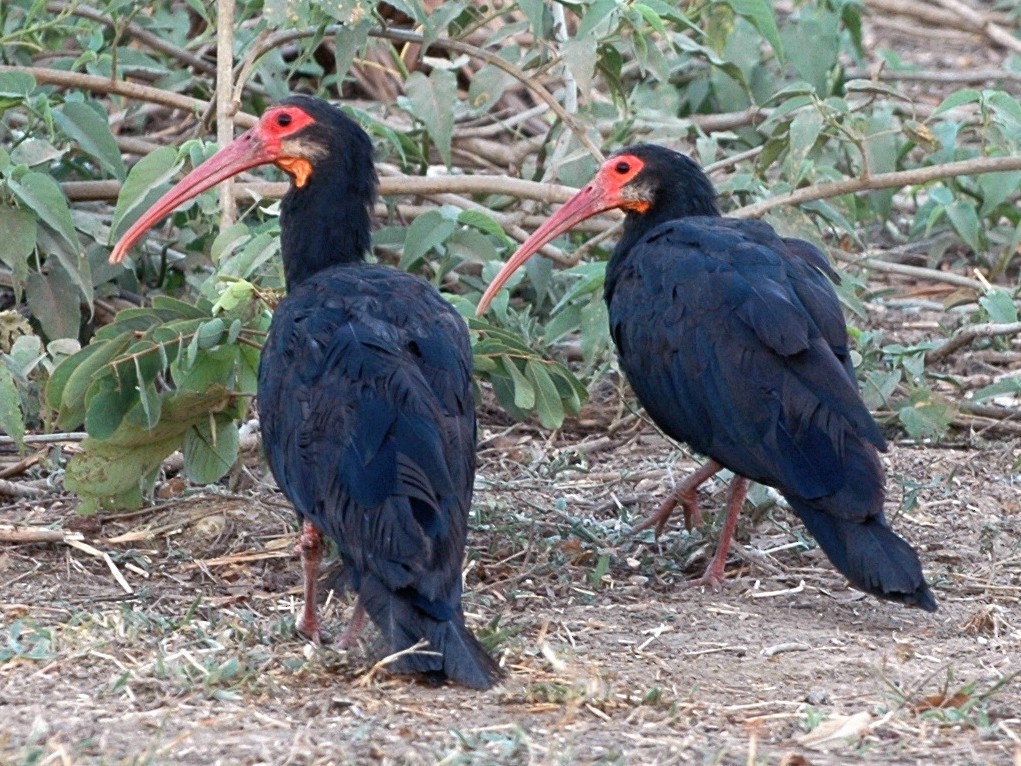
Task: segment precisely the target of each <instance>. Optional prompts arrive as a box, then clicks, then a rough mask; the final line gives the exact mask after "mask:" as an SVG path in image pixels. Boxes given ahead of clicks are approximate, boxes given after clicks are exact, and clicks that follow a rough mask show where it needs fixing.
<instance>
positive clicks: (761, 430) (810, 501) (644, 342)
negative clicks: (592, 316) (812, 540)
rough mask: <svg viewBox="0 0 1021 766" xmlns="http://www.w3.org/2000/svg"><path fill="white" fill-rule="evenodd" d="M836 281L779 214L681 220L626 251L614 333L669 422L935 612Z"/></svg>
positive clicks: (875, 589) (644, 397) (630, 372)
mask: <svg viewBox="0 0 1021 766" xmlns="http://www.w3.org/2000/svg"><path fill="white" fill-rule="evenodd" d="M835 276H836V275H835V274H834V273H833V271H832V269H831V268H830V267H829V264H828V263H826V260H825V257H824V256H823V255H822V253H820V252H819V251H818V250H816V249H815V248H814V247H813V246H812V245H810V244H809V243H807V242H802V241H800V240H792V239H787V240H784V239H781V238H780V237H778V236H777V235H776V233H775V232H774V231H773V229H772V228H771V227H770V226H769V225H768V224H765V223H761V222H753V221H737V220H731V219H725V218H717V217H711V218H702V217H690V218H683V219H678V220H674V221H670V222H668V223H664V224H662V225H660V226H658V227H656V228H654V229H653V230H651V231H650V232H649V233H648V234H646V235H645V236H644V237H643V238H642V239H640V240H638V242H637V243H635V244H634V245H633V246H631V247H630V249H627V250H624V251H621V250H620V249H618V251H617V252H616V253H615V254H614V257H613V259H612V260H611V262H610V265H609V267H608V270H607V278H606V288H605V290H606V299H607V303H608V304H609V314H610V329H611V334H612V336H613V338H614V340H615V342H616V344H617V347H618V352H619V356H620V362H621V366H622V368H623V369H624V371H625V373H626V374H627V376H628V379H629V381H630V382H631V384H632V387H633V388H634V389H635V392H636V394H637V396H638V398H639V400H640V401H641V402H642V404H643V405H644V406H645V408H646V409H647V410H648V411H649V414H650V415H651V416H652V418H653V420H655V421H656V423H657V424H658V425H659V426H660V427H661V428H662V429H663V430H664V431H666V433H668V434H669V435H670V436H672V437H673V438H675V439H677V440H679V441H684V442H687V443H688V444H690V445H691V446H692V447H694V448H695V449H696V450H698V451H699V452H701V453H703V454H705V455H708V456H709V457H712V458H713V459H714V460H716V461H718V462H719V463H721V464H723V465H724V466H726V467H727V468H729V469H731V470H732V471H734V472H735V473H738V474H740V475H742V476H745V477H747V478H750V479H752V480H754V481H758V482H760V483H763V484H768V485H770V486H774V487H776V488H777V489H779V490H780V491H781V492H782V493H783V494H784V496H785V497H786V498H787V499H788V501H790V503H791V505H792V506H793V507H794V509H795V510H796V511H797V513H798V514H799V516H800V517H801V518H802V519H803V520H804V521H805V524H806V525H807V526H808V527H809V529H810V531H811V532H812V533H813V535H815V537H816V539H817V540H818V542H819V544H820V546H821V547H822V548H823V550H825V551H826V553H827V554H828V555H829V556H830V558H831V560H832V561H833V563H834V564H835V565H836V566H837V567H838V568H839V569H840V570H841V571H842V572H843V573H844V574H845V575H846V576H847V577H848V578H849V579H850V580H851V581H852V582H854V584H855V585H857V586H858V587H860V588H863V589H864V590H867V591H869V592H870V593H874V594H876V595H879V596H881V597H886V598H891V599H896V600H901V601H904V602H906V603H911V604H916V605H919V606H922V607H923V608H927V609H928V608H935V601H934V599H933V598H932V594H931V593H930V592H929V590H928V587H927V586H926V585H925V581H924V579H923V577H922V573H921V566H920V565H919V563H918V557H917V556H916V555H915V553H914V551H913V550H912V549H911V547H910V546H909V545H908V544H907V543H905V542H904V541H903V540H901V539H900V538H899V537H897V536H896V535H895V534H894V533H893V532H891V531H890V530H889V528H888V527H887V524H886V521H885V518H884V517H883V512H882V507H883V484H884V480H883V474H882V467H881V465H880V463H879V459H878V457H877V455H876V449H880V450H883V449H885V448H886V442H885V440H884V438H883V435H882V433H881V432H880V430H879V427H878V426H877V425H876V423H875V421H874V420H873V419H872V416H871V415H870V413H869V412H868V410H867V409H866V407H865V405H864V403H863V402H862V400H861V396H860V395H859V393H858V389H857V383H856V381H855V378H854V371H853V369H852V368H851V364H850V358H849V353H848V348H847V329H846V325H845V323H844V318H843V314H842V312H841V308H840V302H839V300H838V298H837V296H836V293H835V292H834V290H833V286H832V284H831V283H830V281H829V278H830V277H835ZM909 554H910V555H909Z"/></svg>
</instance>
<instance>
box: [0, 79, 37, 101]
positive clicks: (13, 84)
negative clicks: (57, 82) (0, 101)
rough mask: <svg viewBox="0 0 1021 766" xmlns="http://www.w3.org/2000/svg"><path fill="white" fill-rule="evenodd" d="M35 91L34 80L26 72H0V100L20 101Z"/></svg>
mask: <svg viewBox="0 0 1021 766" xmlns="http://www.w3.org/2000/svg"><path fill="white" fill-rule="evenodd" d="M33 90H35V78H34V77H33V76H32V75H30V74H28V73H27V72H0V98H10V99H17V100H19V101H20V100H22V99H25V98H27V97H28V94H29V93H31V92H32V91H33Z"/></svg>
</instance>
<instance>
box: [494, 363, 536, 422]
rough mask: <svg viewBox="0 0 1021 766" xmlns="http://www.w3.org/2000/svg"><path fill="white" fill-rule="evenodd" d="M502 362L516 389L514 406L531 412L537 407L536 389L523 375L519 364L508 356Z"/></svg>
mask: <svg viewBox="0 0 1021 766" xmlns="http://www.w3.org/2000/svg"><path fill="white" fill-rule="evenodd" d="M501 361H502V362H503V369H504V370H506V372H507V374H508V375H509V376H510V379H511V383H512V385H513V387H514V406H515V407H519V408H520V409H522V410H530V409H532V408H533V407H535V388H534V387H533V386H532V384H531V383H529V382H528V379H527V378H526V377H525V376H524V375H522V374H521V370H519V369H518V365H517V362H516V361H514V359H512V358H511V357H508V356H505V357H503V358H502V359H501Z"/></svg>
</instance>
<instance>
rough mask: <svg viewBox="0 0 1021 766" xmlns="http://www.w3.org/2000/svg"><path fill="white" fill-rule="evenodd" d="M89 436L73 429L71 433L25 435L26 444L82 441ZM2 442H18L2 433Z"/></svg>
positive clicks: (0, 440)
mask: <svg viewBox="0 0 1021 766" xmlns="http://www.w3.org/2000/svg"><path fill="white" fill-rule="evenodd" d="M86 436H88V434H87V433H85V432H84V431H71V432H70V433H57V434H28V435H26V436H25V444H56V443H58V442H80V441H81V440H82V439H84V438H85V437H86ZM0 444H17V442H16V441H14V439H13V438H12V437H10V436H6V435H4V434H0Z"/></svg>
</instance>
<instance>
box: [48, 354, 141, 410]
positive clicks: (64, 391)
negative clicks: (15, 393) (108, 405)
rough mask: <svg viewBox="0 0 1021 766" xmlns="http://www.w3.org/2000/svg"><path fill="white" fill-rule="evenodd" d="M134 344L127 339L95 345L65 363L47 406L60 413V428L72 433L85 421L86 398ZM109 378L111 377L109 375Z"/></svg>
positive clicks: (58, 371) (52, 379)
mask: <svg viewBox="0 0 1021 766" xmlns="http://www.w3.org/2000/svg"><path fill="white" fill-rule="evenodd" d="M130 343H131V337H130V336H128V335H124V336H123V337H121V338H117V339H116V340H113V341H98V342H97V341H93V342H92V343H91V344H90V345H88V346H86V347H85V348H83V349H82V350H81V351H79V352H78V353H77V354H75V355H74V356H70V357H68V358H67V359H65V360H64V361H62V362H61V363H60V364H59V365H57V368H56V369H55V370H54V371H53V374H52V375H51V376H50V380H49V382H48V383H47V385H46V403H47V404H48V405H49V406H50V407H52V408H54V409H55V410H57V425H58V426H59V427H60V428H64V429H72V428H77V427H78V426H79V425H81V423H82V421H83V420H84V419H85V395H86V393H87V392H88V390H89V387H90V386H91V385H92V384H93V383H94V382H95V380H96V378H97V376H98V375H99V374H100V370H101V369H102V368H103V367H104V366H106V365H107V364H108V363H109V362H110V360H111V359H113V358H114V357H116V356H118V355H119V354H121V353H122V352H123V351H124V350H125V349H126V348H127V347H128V345H129V344H130ZM107 374H109V373H107Z"/></svg>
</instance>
